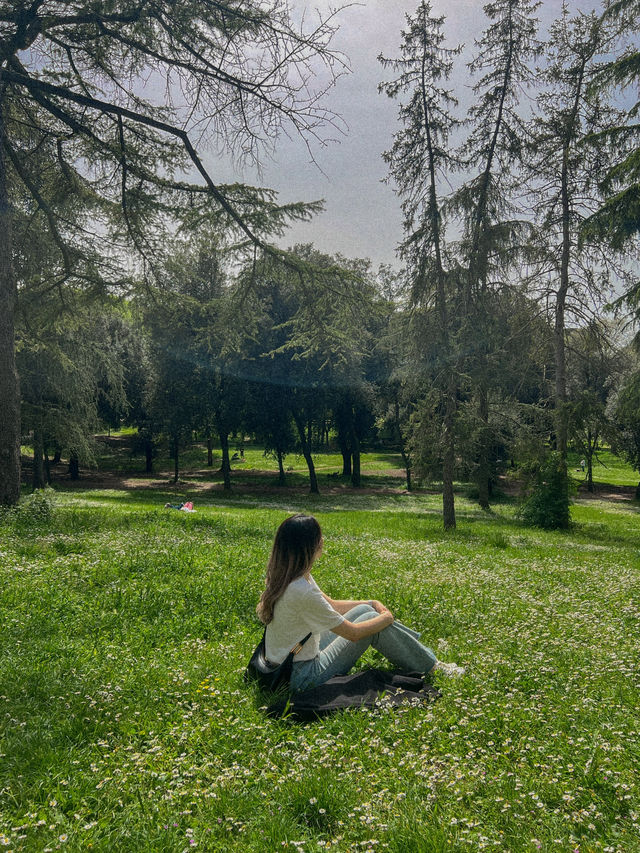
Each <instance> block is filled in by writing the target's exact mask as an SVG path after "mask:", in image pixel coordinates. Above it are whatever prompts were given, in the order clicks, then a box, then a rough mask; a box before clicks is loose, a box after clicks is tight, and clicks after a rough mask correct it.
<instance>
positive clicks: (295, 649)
mask: <svg viewBox="0 0 640 853" xmlns="http://www.w3.org/2000/svg"><path fill="white" fill-rule="evenodd" d="M310 636H311V631H309V633H308V634H307V636H306V637H305V638H304V640H300V642H299V643H296V644H295V646H294V647H293V648H292V649H291V651H292V653H293V654H294V655H297V654H298V652H301V651H302V647H303V646H304V644H305V643H306V642H307V640H308V639H309V637H310Z"/></svg>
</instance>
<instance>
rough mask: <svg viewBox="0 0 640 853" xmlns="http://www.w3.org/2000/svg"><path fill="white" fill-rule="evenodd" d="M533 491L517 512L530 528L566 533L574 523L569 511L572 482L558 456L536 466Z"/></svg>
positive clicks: (547, 458) (550, 454) (554, 455)
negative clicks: (532, 526)
mask: <svg viewBox="0 0 640 853" xmlns="http://www.w3.org/2000/svg"><path fill="white" fill-rule="evenodd" d="M532 474H533V489H532V491H531V493H530V494H529V496H528V497H527V499H526V500H525V502H524V503H523V504H522V506H521V507H520V509H519V511H518V516H519V517H520V518H521V519H522V520H523V521H524V522H526V523H527V524H532V525H534V526H535V527H542V528H543V529H545V530H566V529H567V528H568V527H569V524H570V521H571V513H570V510H569V503H570V495H571V493H572V491H573V481H572V479H571V478H570V477H569V474H568V473H567V466H566V465H565V464H564V462H563V460H562V457H561V456H560V454H559V453H556V452H553V453H549V454H548V456H546V457H545V458H544V459H543V460H542V462H540V463H539V464H538V465H537V466H535V468H534V470H533V471H532Z"/></svg>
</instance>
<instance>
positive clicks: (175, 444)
mask: <svg viewBox="0 0 640 853" xmlns="http://www.w3.org/2000/svg"><path fill="white" fill-rule="evenodd" d="M171 445H172V450H173V482H174V483H177V482H178V480H179V479H180V461H179V460H180V440H179V439H178V436H177V434H175V435H174V436H173V437H172V439H171Z"/></svg>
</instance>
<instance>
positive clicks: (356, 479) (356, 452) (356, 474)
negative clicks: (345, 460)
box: [351, 429, 361, 489]
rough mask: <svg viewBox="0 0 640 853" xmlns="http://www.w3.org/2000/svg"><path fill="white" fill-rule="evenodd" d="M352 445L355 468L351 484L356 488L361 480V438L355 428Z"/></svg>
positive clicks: (352, 432) (352, 433)
mask: <svg viewBox="0 0 640 853" xmlns="http://www.w3.org/2000/svg"><path fill="white" fill-rule="evenodd" d="M351 446H352V448H353V454H352V455H353V470H352V472H351V485H352V486H353V487H354V489H359V488H360V485H361V481H360V439H359V438H358V435H357V433H356V431H355V429H353V430H352V431H351Z"/></svg>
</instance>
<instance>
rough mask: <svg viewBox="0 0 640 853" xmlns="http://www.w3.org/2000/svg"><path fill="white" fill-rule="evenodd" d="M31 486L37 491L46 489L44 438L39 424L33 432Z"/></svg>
mask: <svg viewBox="0 0 640 853" xmlns="http://www.w3.org/2000/svg"><path fill="white" fill-rule="evenodd" d="M31 486H32V488H33V489H34V490H35V489H44V487H45V479H44V437H43V435H42V425H41V424H37V426H35V427H34V430H33V474H32V477H31Z"/></svg>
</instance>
